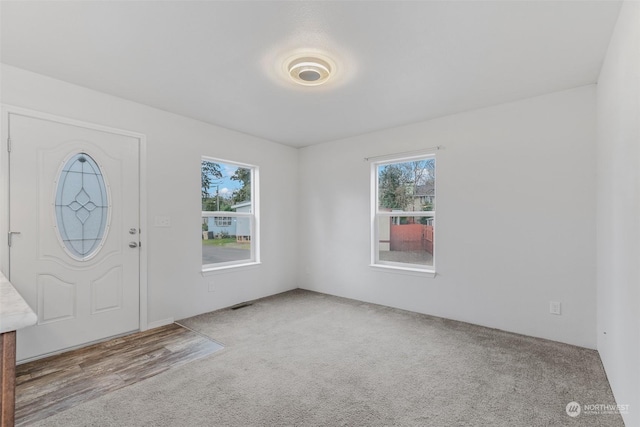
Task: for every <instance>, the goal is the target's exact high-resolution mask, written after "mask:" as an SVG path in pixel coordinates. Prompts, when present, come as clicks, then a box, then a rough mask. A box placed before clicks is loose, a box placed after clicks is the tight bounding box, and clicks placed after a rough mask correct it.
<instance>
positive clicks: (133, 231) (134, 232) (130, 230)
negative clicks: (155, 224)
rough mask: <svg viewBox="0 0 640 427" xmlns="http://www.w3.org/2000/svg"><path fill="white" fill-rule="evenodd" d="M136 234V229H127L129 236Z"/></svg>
mask: <svg viewBox="0 0 640 427" xmlns="http://www.w3.org/2000/svg"><path fill="white" fill-rule="evenodd" d="M137 232H138V229H137V228H130V229H129V234H136V233H137Z"/></svg>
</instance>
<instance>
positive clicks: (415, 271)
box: [369, 264, 436, 278]
mask: <svg viewBox="0 0 640 427" xmlns="http://www.w3.org/2000/svg"><path fill="white" fill-rule="evenodd" d="M369 267H371V268H373V269H375V270H379V271H381V272H384V273H397V274H407V275H410V276H420V277H429V278H434V277H436V272H435V270H424V269H421V268H411V267H397V266H394V265H384V264H369Z"/></svg>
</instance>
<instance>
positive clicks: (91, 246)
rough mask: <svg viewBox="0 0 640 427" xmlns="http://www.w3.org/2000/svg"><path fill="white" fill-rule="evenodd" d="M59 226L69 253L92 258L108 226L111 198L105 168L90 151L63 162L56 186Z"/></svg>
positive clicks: (77, 258) (75, 257)
mask: <svg viewBox="0 0 640 427" xmlns="http://www.w3.org/2000/svg"><path fill="white" fill-rule="evenodd" d="M55 209H56V225H57V229H58V236H59V237H60V240H61V241H62V244H63V245H64V248H65V249H66V252H67V253H68V254H69V255H70V256H71V257H72V258H73V259H76V260H78V261H86V260H88V259H90V258H92V257H93V256H94V255H95V254H96V253H97V252H98V251H99V250H100V248H101V247H102V243H103V241H104V239H105V237H106V230H107V229H108V227H109V224H108V219H109V197H108V195H107V188H106V185H105V182H104V176H103V174H102V170H101V169H100V167H99V166H98V164H97V163H96V161H95V160H93V158H92V157H91V156H89V155H88V154H87V153H78V154H75V155H73V156H71V158H69V160H68V161H67V162H66V163H65V164H64V166H63V167H62V171H60V176H59V177H58V186H57V188H56V199H55Z"/></svg>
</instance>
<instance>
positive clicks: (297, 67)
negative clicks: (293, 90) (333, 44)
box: [284, 54, 336, 86]
mask: <svg viewBox="0 0 640 427" xmlns="http://www.w3.org/2000/svg"><path fill="white" fill-rule="evenodd" d="M284 68H285V71H286V73H287V74H288V75H289V77H291V79H292V80H293V81H294V82H296V83H298V84H300V85H303V86H318V85H321V84H323V83H325V82H326V81H327V80H329V78H330V77H331V76H332V74H333V73H334V72H335V68H336V67H335V64H334V63H333V61H331V60H330V59H329V58H327V57H324V56H322V57H321V56H320V55H316V54H311V55H310V54H303V55H296V56H293V57H290V58H289V59H287V60H286V61H285V63H284Z"/></svg>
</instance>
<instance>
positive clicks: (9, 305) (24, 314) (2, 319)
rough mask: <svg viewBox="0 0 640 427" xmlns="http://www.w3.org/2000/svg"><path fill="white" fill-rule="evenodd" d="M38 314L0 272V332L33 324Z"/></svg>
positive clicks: (15, 329)
mask: <svg viewBox="0 0 640 427" xmlns="http://www.w3.org/2000/svg"><path fill="white" fill-rule="evenodd" d="M37 321H38V316H36V314H35V313H34V312H33V310H32V309H31V307H29V304H27V302H26V301H25V300H24V299H23V298H22V296H21V295H20V293H18V291H17V290H16V288H14V287H13V285H12V284H11V282H9V280H8V279H7V278H6V277H5V276H4V274H2V273H1V272H0V334H4V333H5V332H11V331H17V330H18V329H22V328H26V327H27V326H32V325H35V324H36V322H37Z"/></svg>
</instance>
